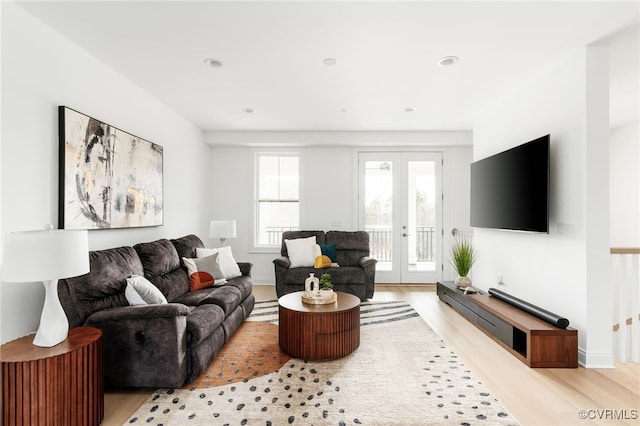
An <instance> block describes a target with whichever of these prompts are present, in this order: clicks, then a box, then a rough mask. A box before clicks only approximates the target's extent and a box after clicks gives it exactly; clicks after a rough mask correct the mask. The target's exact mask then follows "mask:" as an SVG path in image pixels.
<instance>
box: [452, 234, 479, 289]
mask: <svg viewBox="0 0 640 426" xmlns="http://www.w3.org/2000/svg"><path fill="white" fill-rule="evenodd" d="M476 258H477V255H476V251H475V249H474V248H473V243H472V242H471V238H468V237H463V236H458V237H456V239H455V241H454V243H453V246H452V247H451V261H450V262H451V265H452V266H453V268H454V269H455V270H456V272H457V273H458V278H456V280H455V283H456V285H457V286H458V287H461V288H465V287H469V286H471V279H470V278H469V277H468V276H467V275H469V272H470V271H471V267H472V266H473V264H474V263H475V262H476Z"/></svg>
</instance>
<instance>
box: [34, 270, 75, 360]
mask: <svg viewBox="0 0 640 426" xmlns="http://www.w3.org/2000/svg"><path fill="white" fill-rule="evenodd" d="M42 284H44V292H45V293H44V307H43V308H42V315H41V316H40V327H38V331H37V333H36V337H35V338H34V339H33V344H34V345H36V346H42V347H45V348H50V347H52V346H55V345H57V344H58V343H61V342H62V341H63V340H65V339H66V338H67V335H68V334H69V320H68V319H67V315H66V314H65V313H64V309H62V305H61V304H60V299H59V298H58V280H57V279H55V280H49V281H43V282H42Z"/></svg>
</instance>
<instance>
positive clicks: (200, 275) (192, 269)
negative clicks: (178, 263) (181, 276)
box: [182, 253, 227, 291]
mask: <svg viewBox="0 0 640 426" xmlns="http://www.w3.org/2000/svg"><path fill="white" fill-rule="evenodd" d="M182 261H183V262H184V266H186V267H187V272H189V281H190V285H191V291H196V290H201V289H203V288H207V287H213V286H214V285H223V284H226V283H227V280H226V279H225V278H224V273H223V272H222V268H221V267H220V255H219V254H218V253H214V254H212V255H211V256H206V257H199V258H196V259H189V258H186V257H183V258H182Z"/></svg>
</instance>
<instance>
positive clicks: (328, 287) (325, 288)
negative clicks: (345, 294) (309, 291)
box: [320, 272, 333, 294]
mask: <svg viewBox="0 0 640 426" xmlns="http://www.w3.org/2000/svg"><path fill="white" fill-rule="evenodd" d="M320 292H321V293H320V294H322V292H326V293H331V292H333V283H332V282H331V274H328V273H326V272H325V273H324V274H322V275H320Z"/></svg>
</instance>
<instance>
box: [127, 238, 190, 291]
mask: <svg viewBox="0 0 640 426" xmlns="http://www.w3.org/2000/svg"><path fill="white" fill-rule="evenodd" d="M133 248H134V249H135V250H136V252H137V253H138V256H139V257H140V262H141V263H142V266H143V268H144V276H145V278H146V279H148V280H149V281H151V282H152V283H153V284H154V285H155V286H156V287H158V288H159V289H160V291H161V292H162V294H164V296H165V297H166V298H167V300H168V301H169V302H171V301H172V300H173V299H175V298H176V297H179V296H181V295H183V294H184V293H186V292H188V291H189V290H190V285H189V276H188V275H187V272H186V271H185V270H184V269H183V268H182V267H181V266H180V257H178V251H177V250H176V248H175V247H174V245H173V244H172V243H171V241H169V240H167V239H161V240H157V241H151V242H148V243H140V244H136V245H135V246H133Z"/></svg>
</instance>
